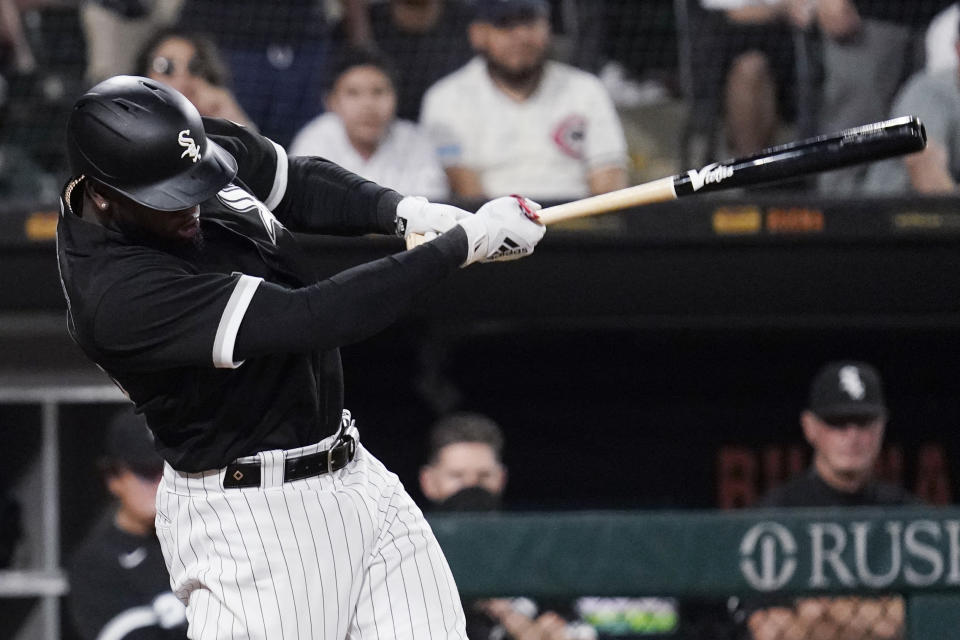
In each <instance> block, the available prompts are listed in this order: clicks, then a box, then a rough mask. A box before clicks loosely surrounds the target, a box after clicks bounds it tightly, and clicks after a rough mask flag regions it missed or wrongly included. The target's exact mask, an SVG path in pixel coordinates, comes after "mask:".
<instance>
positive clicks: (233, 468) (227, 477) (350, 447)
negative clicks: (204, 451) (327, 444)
mask: <svg viewBox="0 0 960 640" xmlns="http://www.w3.org/2000/svg"><path fill="white" fill-rule="evenodd" d="M356 453H357V441H356V440H354V439H353V438H351V437H350V436H347V435H345V436H343V437H342V438H341V439H340V444H337V445H335V446H334V447H333V448H332V449H328V450H326V451H318V452H317V453H308V454H306V455H302V456H299V457H297V458H290V459H288V460H284V462H283V481H284V482H293V481H294V480H303V479H304V478H312V477H313V476H320V475H323V474H325V473H330V472H332V471H337V470H338V469H343V468H344V467H345V466H347V463H348V462H350V461H351V460H353V456H354V455H355V454H356ZM261 475H262V474H261V472H260V463H259V462H231V463H230V464H228V465H227V470H226V471H225V472H224V474H223V488H224V489H242V488H244V487H259V486H260V479H261Z"/></svg>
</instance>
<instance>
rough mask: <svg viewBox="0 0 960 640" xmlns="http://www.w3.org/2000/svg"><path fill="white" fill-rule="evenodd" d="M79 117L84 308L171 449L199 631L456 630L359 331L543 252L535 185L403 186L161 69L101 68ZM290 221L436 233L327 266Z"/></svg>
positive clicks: (73, 186) (65, 250) (191, 614)
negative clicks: (355, 370)
mask: <svg viewBox="0 0 960 640" xmlns="http://www.w3.org/2000/svg"><path fill="white" fill-rule="evenodd" d="M66 137H67V151H68V154H69V158H70V167H71V171H72V175H73V177H72V178H71V179H70V180H69V181H68V182H67V184H66V186H65V187H64V190H63V193H62V195H61V199H60V217H59V219H58V224H57V259H58V266H59V270H60V276H61V285H62V287H63V292H64V295H65V296H66V299H67V310H68V313H67V328H68V330H69V331H70V334H71V336H72V337H73V339H74V340H75V341H76V342H77V343H78V344H79V345H80V347H81V348H82V349H83V351H84V353H85V354H86V355H87V356H88V357H89V358H90V359H91V360H92V361H93V362H95V363H96V364H97V365H98V366H99V367H100V368H101V369H102V370H103V371H105V372H106V373H107V374H108V375H109V376H110V377H111V378H112V379H113V380H114V381H115V382H116V383H117V385H118V386H120V387H121V388H122V389H123V390H124V392H125V393H126V394H127V396H128V397H129V398H130V399H131V400H132V401H133V402H134V404H135V405H136V406H137V410H138V411H141V412H142V413H143V414H144V415H145V416H146V418H147V423H148V425H149V426H150V429H151V431H152V432H153V434H154V436H155V440H156V445H157V451H158V452H159V453H160V455H161V456H162V457H163V458H164V463H165V465H164V476H163V480H162V481H161V483H160V486H159V488H158V490H157V516H156V528H157V535H158V537H159V538H160V541H161V546H162V547H163V551H164V557H165V559H166V562H167V570H168V571H169V572H170V579H171V585H172V587H173V591H174V593H175V594H176V595H177V597H178V598H180V599H181V601H183V603H184V604H187V605H188V606H187V618H188V624H189V627H190V629H189V634H190V637H192V638H203V639H209V638H225V637H243V638H246V639H266V638H269V640H299V639H300V638H317V637H329V638H344V637H347V636H350V637H361V636H362V637H367V638H373V637H378V636H379V637H391V638H417V639H418V640H419V639H420V638H454V637H458V633H460V632H461V630H462V627H463V612H462V610H461V609H460V607H459V598H458V597H457V596H456V593H457V590H456V586H455V585H454V582H453V578H452V577H451V575H450V571H449V568H448V567H447V564H446V561H445V560H444V559H443V554H442V552H441V550H440V549H439V547H438V545H437V542H436V539H435V538H434V537H433V535H432V533H431V531H430V528H429V525H428V524H427V522H426V520H425V519H424V518H423V514H422V513H420V511H419V509H417V507H416V504H414V502H413V500H412V499H411V498H410V496H409V495H408V494H407V492H406V491H405V490H404V488H403V486H402V485H401V483H400V481H399V479H398V478H397V476H396V475H395V474H393V473H390V472H389V471H388V470H387V469H386V468H385V467H384V465H383V464H382V463H381V462H380V461H379V460H378V459H377V458H376V457H375V456H374V455H373V454H372V453H371V452H369V451H368V450H367V449H366V448H365V447H364V446H363V445H362V444H361V443H360V442H359V431H358V429H357V426H356V421H355V420H354V419H353V417H352V414H351V413H350V411H349V410H347V409H346V408H345V407H344V379H343V368H342V366H341V360H340V347H341V346H344V345H348V344H352V343H354V342H357V341H359V340H362V339H364V338H367V337H370V336H372V335H374V334H376V333H378V332H379V331H381V330H382V329H384V328H385V327H387V326H389V325H390V324H391V323H393V322H394V321H395V320H396V318H397V317H398V316H400V315H401V314H403V313H405V312H407V311H408V310H409V309H411V308H412V307H413V306H414V304H415V303H416V302H417V300H418V299H419V297H420V296H421V294H423V293H425V292H426V291H427V290H428V289H429V288H431V287H432V286H433V285H436V284H438V283H440V282H441V281H443V280H445V279H446V278H449V277H452V276H454V274H456V273H458V272H459V269H460V268H461V267H466V266H468V265H471V264H473V263H474V262H492V261H506V260H514V259H518V258H521V257H524V256H526V255H529V254H530V253H532V252H533V249H534V247H535V246H536V244H537V243H538V242H539V241H540V239H541V238H542V237H543V235H544V232H545V227H544V226H543V225H542V224H540V223H539V222H537V221H536V220H537V215H536V209H538V208H539V206H538V205H537V204H536V203H534V202H532V201H530V200H527V199H526V198H522V197H520V196H516V197H508V198H500V199H497V200H494V201H492V202H490V203H487V204H485V205H483V206H482V207H480V209H479V210H478V211H477V212H476V214H471V213H469V212H467V211H464V210H462V209H458V208H456V207H453V206H449V205H444V204H435V203H431V202H429V201H428V200H426V199H425V198H422V197H411V196H406V197H405V196H403V195H401V194H399V193H397V192H396V191H394V190H393V189H390V188H386V187H383V186H381V185H378V184H376V183H374V182H371V181H369V180H365V179H364V178H362V177H360V176H358V175H356V174H353V173H351V172H349V171H347V170H346V169H344V168H342V167H340V166H338V165H336V164H334V163H332V162H330V161H328V160H324V159H323V158H318V157H312V156H309V157H288V155H287V153H286V150H285V149H284V148H283V147H281V146H279V145H277V144H276V143H274V142H273V141H272V140H270V139H269V138H266V137H264V136H262V135H260V134H258V133H257V132H254V131H251V130H249V129H247V128H245V127H242V126H240V125H238V124H236V123H232V122H230V121H228V120H223V119H219V118H201V117H200V114H199V113H198V112H197V109H196V107H195V106H194V105H193V104H191V103H190V101H189V100H188V99H187V98H186V97H185V96H184V95H183V94H181V93H179V92H177V91H176V90H174V89H172V88H170V87H169V86H167V85H164V84H162V83H159V82H156V81H153V80H150V79H148V78H144V77H137V76H116V77H114V78H111V79H109V80H106V81H104V82H102V83H100V84H99V85H96V86H95V87H93V88H92V89H90V90H89V91H88V92H87V93H86V94H84V95H83V96H81V97H80V98H79V99H78V100H77V102H76V103H75V104H74V106H73V108H72V110H71V113H70V118H69V120H68V122H67V136H66ZM294 232H302V233H312V234H332V235H342V236H350V235H361V234H367V233H379V234H383V235H391V236H394V238H396V240H397V244H398V246H397V249H400V241H399V237H398V236H403V235H405V234H413V233H416V234H423V235H425V236H426V234H429V237H427V240H428V241H427V242H426V243H425V244H421V245H420V246H418V247H416V248H414V249H411V250H409V251H398V252H397V253H394V254H393V255H389V256H385V257H382V258H380V259H377V260H373V261H371V262H368V263H365V264H361V265H358V266H354V267H352V268H350V269H347V270H345V271H343V272H340V273H337V274H333V275H329V276H328V277H324V278H320V277H318V275H317V274H316V272H315V262H314V258H313V257H311V256H310V255H309V253H308V252H307V251H306V249H305V248H304V247H303V246H302V245H301V244H300V241H299V240H298V238H297V237H296V236H295V235H294ZM391 382H392V381H391V380H389V379H388V380H384V388H383V390H382V394H383V397H384V398H386V399H387V401H389V399H390V398H391V394H392V393H394V392H395V385H393V386H391V384H390V383H391ZM388 509H389V510H390V512H391V513H392V514H393V515H392V516H391V517H389V518H386V517H381V514H383V513H386V512H387V510H388ZM385 541H391V544H390V545H387V546H384V543H385ZM294 553H295V554H296V556H293V555H291V554H294ZM425 567H432V570H430V571H428V570H426V569H425ZM333 575H338V576H339V577H338V578H334V579H331V578H330V576H333ZM401 576H405V577H406V578H407V579H406V580H405V581H403V582H401V583H398V582H397V578H399V577H401ZM390 598H401V599H404V598H409V599H410V601H411V602H415V603H418V606H417V607H416V608H415V609H412V610H411V611H410V615H405V616H396V617H394V616H391V615H390V611H391V610H390V605H389V601H390ZM255 603H256V604H255ZM454 603H456V604H454ZM378 629H379V631H378ZM381 634H383V635H381ZM461 635H462V634H461Z"/></svg>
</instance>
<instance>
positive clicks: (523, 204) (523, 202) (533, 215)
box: [510, 193, 540, 222]
mask: <svg viewBox="0 0 960 640" xmlns="http://www.w3.org/2000/svg"><path fill="white" fill-rule="evenodd" d="M510 197H511V198H516V199H517V204H519V205H520V209H521V210H522V211H523V215H525V216H527V218H529V219H530V220H533V221H534V222H536V221H538V220H539V219H540V216H538V215H537V212H536V211H534V210H533V209H531V208H530V205H528V204H527V199H526V198H524V197H523V196H518V195H517V194H515V193H511V194H510Z"/></svg>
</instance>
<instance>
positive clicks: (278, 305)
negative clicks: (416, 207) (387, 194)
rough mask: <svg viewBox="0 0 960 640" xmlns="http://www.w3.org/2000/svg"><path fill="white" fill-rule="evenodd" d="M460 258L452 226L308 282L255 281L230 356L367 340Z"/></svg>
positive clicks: (462, 238)
mask: <svg viewBox="0 0 960 640" xmlns="http://www.w3.org/2000/svg"><path fill="white" fill-rule="evenodd" d="M466 256H467V236H466V233H464V231H463V229H462V228H461V227H454V228H453V229H451V230H450V231H448V232H447V233H445V234H443V235H442V236H440V237H439V238H437V239H436V240H433V241H431V242H429V243H427V244H424V245H422V246H420V247H418V248H416V249H414V250H412V251H406V252H403V253H399V254H396V255H392V256H387V257H386V258H381V259H380V260H375V261H373V262H369V263H366V264H363V265H360V266H358V267H354V268H352V269H347V270H346V271H343V272H341V273H338V274H337V275H335V276H333V277H332V278H328V279H326V280H323V281H321V282H318V283H316V284H314V285H311V286H309V287H303V288H301V289H285V288H283V287H280V286H278V285H274V284H270V283H266V282H264V283H261V284H260V286H259V287H258V288H257V291H256V293H255V294H254V296H253V299H252V300H251V302H250V306H249V308H248V309H247V311H246V313H245V314H244V317H243V321H242V323H241V325H240V330H239V332H238V333H237V341H236V345H235V347H234V359H235V360H245V359H247V358H252V357H257V356H262V355H267V354H271V353H288V352H290V353H293V352H303V351H313V350H317V349H332V348H335V347H341V346H345V345H348V344H352V343H354V342H357V341H359V340H363V339H364V338H368V337H370V336H372V335H374V334H376V333H377V332H379V331H381V330H382V329H384V328H386V327H387V326H389V325H390V324H391V323H393V322H394V321H395V320H396V319H397V317H399V316H400V315H401V314H402V313H404V312H406V311H407V310H408V309H410V307H411V306H412V305H413V303H414V301H415V300H416V298H417V296H419V295H420V294H422V293H423V292H424V291H426V290H427V289H428V288H430V287H431V286H433V285H435V284H437V283H438V282H440V281H441V280H443V279H444V278H446V277H447V276H449V275H450V274H452V273H453V272H454V271H456V270H457V269H458V268H459V267H460V265H461V264H463V262H464V260H466Z"/></svg>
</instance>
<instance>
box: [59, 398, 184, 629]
mask: <svg viewBox="0 0 960 640" xmlns="http://www.w3.org/2000/svg"><path fill="white" fill-rule="evenodd" d="M99 466H100V470H101V472H102V474H103V479H104V483H105V484H106V487H107V490H108V491H109V492H110V494H111V495H112V496H113V497H114V499H115V503H114V506H113V508H112V509H111V510H110V513H109V514H108V517H107V518H106V519H105V520H102V521H101V522H99V523H98V524H97V525H96V526H95V528H94V529H93V530H92V531H91V532H90V534H89V535H88V536H87V537H86V538H85V539H84V541H83V542H82V543H81V545H80V547H79V548H78V550H77V551H76V553H75V555H74V557H73V558H72V561H71V563H70V566H69V568H68V577H69V582H70V593H69V596H68V602H67V605H68V608H69V611H70V617H71V619H72V621H73V623H74V628H75V629H76V631H77V632H78V633H79V634H80V636H81V637H82V638H84V639H85V640H94V638H111V639H115V640H123V639H129V640H134V639H135V638H136V639H139V640H147V639H152V640H175V639H181V638H186V637H187V618H186V610H185V609H184V606H183V604H181V602H180V601H179V600H177V598H176V596H174V595H173V593H172V592H171V591H170V576H169V574H168V573H167V569H166V567H165V566H164V559H163V553H162V552H161V550H160V542H159V540H158V539H157V535H156V532H155V530H154V518H155V517H156V512H157V510H156V504H155V501H156V496H157V485H158V483H159V482H160V475H161V473H162V471H163V459H162V458H161V457H160V456H159V455H158V454H157V452H156V451H155V450H154V447H153V437H152V436H151V435H150V430H149V429H148V428H147V423H146V421H145V420H144V419H143V417H142V416H138V415H135V414H134V413H133V409H132V408H130V409H124V410H122V411H120V412H119V413H117V414H116V416H115V417H114V418H113V419H112V421H111V422H110V424H109V427H108V430H107V441H106V452H105V455H104V456H103V457H102V458H101V460H100V464H99Z"/></svg>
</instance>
